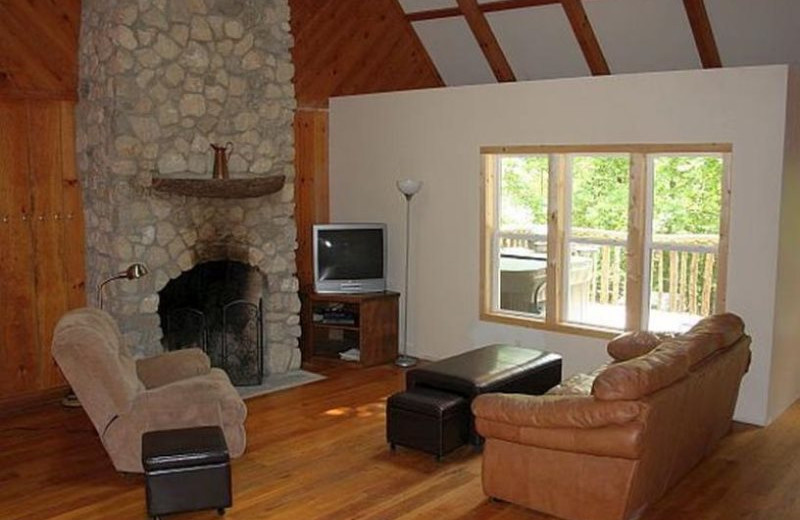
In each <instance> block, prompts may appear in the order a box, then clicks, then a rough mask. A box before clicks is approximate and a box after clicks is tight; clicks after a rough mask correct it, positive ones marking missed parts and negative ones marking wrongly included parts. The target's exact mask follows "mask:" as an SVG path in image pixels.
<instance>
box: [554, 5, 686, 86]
mask: <svg viewBox="0 0 800 520" xmlns="http://www.w3.org/2000/svg"><path fill="white" fill-rule="evenodd" d="M701 2H702V0H701ZM561 6H562V7H563V8H564V12H565V13H566V14H567V18H568V19H569V23H570V25H571V26H572V32H574V33H575V38H576V39H577V40H578V45H580V47H581V51H583V56H584V58H586V64H587V65H589V70H590V71H592V75H593V76H602V75H608V74H610V73H611V71H610V70H609V68H608V63H607V62H606V57H605V56H604V55H603V50H602V49H601V48H600V43H598V41H597V36H595V34H594V29H592V24H591V23H590V22H589V17H588V16H586V10H585V9H584V8H583V2H581V0H561Z"/></svg>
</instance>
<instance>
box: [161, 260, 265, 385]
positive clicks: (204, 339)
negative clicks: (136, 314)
mask: <svg viewBox="0 0 800 520" xmlns="http://www.w3.org/2000/svg"><path fill="white" fill-rule="evenodd" d="M263 291H264V278H263V276H262V275H261V273H260V272H259V271H258V270H257V269H256V268H254V267H251V266H248V265H245V264H242V263H239V262H231V261H220V262H207V263H204V264H199V265H197V266H195V267H194V268H192V269H191V270H190V271H187V272H186V273H183V274H182V275H181V276H179V277H178V278H176V279H174V280H172V281H170V282H169V283H168V284H167V286H166V287H164V289H162V291H161V292H160V293H159V307H158V313H159V315H160V317H161V323H162V328H163V330H164V339H163V340H162V342H163V345H164V348H165V349H166V350H178V349H182V348H188V347H199V348H201V349H203V351H204V352H206V354H208V356H209V358H210V359H211V365H212V366H215V367H219V368H222V369H223V370H225V372H227V374H228V376H229V377H230V379H231V382H232V383H233V384H234V385H237V386H248V385H259V384H261V381H262V378H263V375H264V359H263V356H264V330H263V323H264V322H263Z"/></svg>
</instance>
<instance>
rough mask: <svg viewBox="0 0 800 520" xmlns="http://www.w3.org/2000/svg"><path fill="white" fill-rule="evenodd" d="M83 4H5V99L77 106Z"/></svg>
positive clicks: (0, 59) (75, 0)
mask: <svg viewBox="0 0 800 520" xmlns="http://www.w3.org/2000/svg"><path fill="white" fill-rule="evenodd" d="M80 17H81V2H80V0H1V1H0V96H1V97H6V98H7V97H15V98H25V99H36V98H45V99H59V100H65V99H70V100H76V99H77V86H78V30H79V27H80Z"/></svg>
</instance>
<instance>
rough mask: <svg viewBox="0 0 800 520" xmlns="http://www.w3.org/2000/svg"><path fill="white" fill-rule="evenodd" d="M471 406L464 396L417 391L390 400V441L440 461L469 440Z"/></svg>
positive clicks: (387, 407)
mask: <svg viewBox="0 0 800 520" xmlns="http://www.w3.org/2000/svg"><path fill="white" fill-rule="evenodd" d="M470 415H471V413H470V410H469V403H468V402H467V400H466V399H464V398H463V397H461V396H458V395H454V394H450V393H447V392H442V391H439V390H433V389H429V388H417V389H415V390H413V391H410V392H400V393H397V394H394V395H393V396H391V397H389V400H388V402H387V405H386V440H387V441H389V446H391V448H392V450H394V449H395V445H397V444H399V445H401V446H406V447H409V448H415V449H418V450H422V451H425V452H428V453H433V454H434V455H436V459H437V460H439V459H441V458H442V456H444V455H445V454H447V453H450V452H451V451H453V450H454V449H456V448H458V447H459V446H461V445H463V444H465V443H466V442H467V439H468V437H469V418H470Z"/></svg>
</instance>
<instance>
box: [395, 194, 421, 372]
mask: <svg viewBox="0 0 800 520" xmlns="http://www.w3.org/2000/svg"><path fill="white" fill-rule="evenodd" d="M421 188H422V182H421V181H415V180H412V179H405V180H402V181H397V189H398V190H400V193H402V194H403V196H405V198H406V265H405V289H404V291H405V293H404V294H403V352H402V354H401V355H399V356H398V357H397V359H396V360H395V362H394V364H395V365H397V366H399V367H403V368H408V367H413V366H414V365H416V364H417V359H416V358H414V357H411V356H409V355H408V354H407V352H408V300H409V295H410V293H409V288H408V286H409V276H408V275H409V270H410V265H411V260H410V251H411V198H412V197H413V196H414V195H415V194H416V193H417V192H418V191H419V190H420V189H421Z"/></svg>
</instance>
